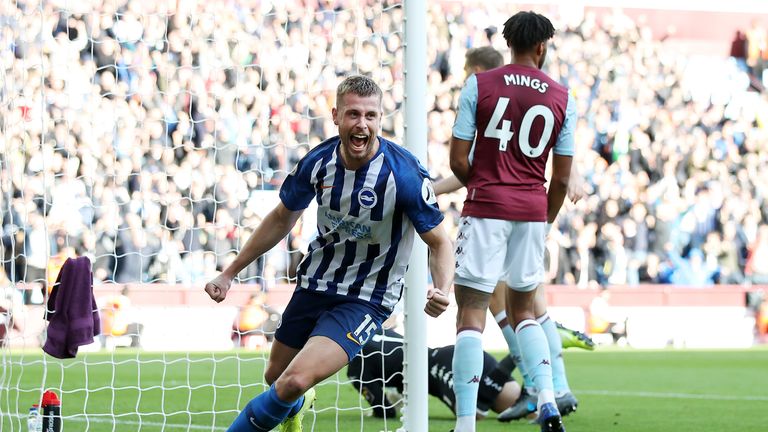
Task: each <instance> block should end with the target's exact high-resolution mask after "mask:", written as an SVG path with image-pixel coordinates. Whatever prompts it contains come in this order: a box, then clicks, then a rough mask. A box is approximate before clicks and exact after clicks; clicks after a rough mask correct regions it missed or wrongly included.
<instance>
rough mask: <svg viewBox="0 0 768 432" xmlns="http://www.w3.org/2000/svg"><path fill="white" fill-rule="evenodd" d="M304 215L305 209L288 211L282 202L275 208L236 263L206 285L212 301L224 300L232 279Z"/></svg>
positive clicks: (275, 242) (283, 235) (239, 254)
mask: <svg viewBox="0 0 768 432" xmlns="http://www.w3.org/2000/svg"><path fill="white" fill-rule="evenodd" d="M302 213H304V210H303V209H302V210H295V211H292V210H288V208H287V207H286V206H285V205H284V204H283V203H282V202H281V203H279V204H278V205H277V206H275V208H274V209H273V210H272V211H271V212H269V214H268V215H267V217H265V218H264V220H263V221H262V222H261V223H260V224H259V226H258V227H257V228H256V230H254V231H253V233H252V234H251V237H249V238H248V241H247V242H246V243H245V246H243V248H242V249H241V250H240V252H239V253H238V254H237V256H236V257H235V259H234V261H232V264H230V265H229V266H228V267H227V268H226V269H224V271H222V272H221V274H219V275H218V276H217V277H216V278H214V279H213V280H212V281H210V282H208V284H206V285H205V292H206V293H208V295H209V296H210V297H211V299H213V300H215V301H216V303H220V302H221V301H222V300H224V298H226V297H227V292H228V291H229V287H230V285H231V284H232V279H234V278H235V276H236V275H237V274H238V273H240V271H241V270H243V269H244V268H246V267H247V266H248V265H249V264H250V263H252V262H253V261H254V260H255V259H256V258H258V257H260V256H261V255H263V254H265V253H267V252H268V251H269V250H270V249H272V248H273V247H275V245H276V244H277V243H278V242H279V241H280V240H282V239H283V238H285V236H287V235H288V233H289V232H290V231H291V228H293V226H294V225H295V224H296V221H297V220H299V217H301V214H302Z"/></svg>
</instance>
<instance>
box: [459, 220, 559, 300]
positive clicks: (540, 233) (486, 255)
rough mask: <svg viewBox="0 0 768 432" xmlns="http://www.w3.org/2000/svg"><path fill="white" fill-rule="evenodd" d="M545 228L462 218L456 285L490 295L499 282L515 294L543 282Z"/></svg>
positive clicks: (460, 222) (530, 224)
mask: <svg viewBox="0 0 768 432" xmlns="http://www.w3.org/2000/svg"><path fill="white" fill-rule="evenodd" d="M546 229H547V223H546V222H518V221H508V220H501V219H485V218H476V217H471V216H468V217H462V218H461V219H460V221H459V234H458V237H457V239H456V252H455V256H456V276H455V279H454V281H455V283H456V284H457V285H463V286H467V287H470V288H474V289H476V290H479V291H483V292H486V293H492V292H493V289H494V287H495V286H496V283H497V282H499V281H502V282H506V284H507V285H508V286H509V287H510V288H512V289H514V290H515V291H532V290H533V289H535V288H536V287H537V286H538V284H540V283H541V282H542V280H543V279H544V240H545V238H546Z"/></svg>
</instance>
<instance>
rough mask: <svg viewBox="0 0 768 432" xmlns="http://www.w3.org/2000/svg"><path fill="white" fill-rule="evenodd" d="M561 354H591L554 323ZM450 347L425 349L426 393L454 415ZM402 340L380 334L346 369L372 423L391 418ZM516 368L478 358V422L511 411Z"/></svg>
mask: <svg viewBox="0 0 768 432" xmlns="http://www.w3.org/2000/svg"><path fill="white" fill-rule="evenodd" d="M557 328H558V332H559V333H560V337H561V339H562V343H563V348H569V347H578V348H582V349H585V350H590V351H591V350H593V349H594V342H592V340H591V339H590V338H589V337H588V336H586V335H584V334H583V333H581V332H578V331H576V330H571V329H569V328H566V327H563V326H562V325H560V324H559V323H557ZM453 348H454V346H453V345H448V346H444V347H441V348H429V356H428V360H427V361H428V364H427V365H428V370H429V378H428V387H429V389H428V391H429V394H430V395H432V396H434V397H436V398H438V399H440V400H441V401H442V402H443V403H444V404H446V405H447V406H448V408H450V409H451V411H454V412H455V408H456V396H455V395H454V393H453V366H452V359H453ZM403 355H404V354H403V336H402V335H400V334H399V333H397V332H396V331H394V330H390V329H380V330H378V331H377V332H376V333H375V334H374V335H373V336H372V337H371V339H370V340H369V341H368V343H366V344H365V345H363V350H362V351H361V352H360V354H358V355H357V356H355V358H353V359H352V362H350V363H349V366H348V367H347V377H349V379H350V380H352V382H351V384H352V386H354V387H355V389H357V390H358V391H359V392H360V394H361V396H363V397H364V398H365V400H367V401H368V403H369V404H370V405H371V407H372V408H373V415H374V416H375V417H392V418H394V417H395V416H396V414H397V413H396V410H397V409H399V408H400V406H401V404H399V403H398V402H399V401H400V399H401V398H402V394H403V378H404V376H403ZM514 370H515V362H514V360H513V359H512V357H511V356H509V355H507V356H506V357H504V358H503V359H501V361H497V360H496V359H495V358H494V357H493V356H492V355H490V354H488V353H487V352H484V353H483V373H482V376H481V377H480V389H479V391H478V395H477V419H478V420H482V419H483V418H485V416H486V415H488V411H489V410H493V411H494V412H496V413H500V412H502V411H504V410H505V409H507V408H509V407H511V406H513V405H514V404H515V402H517V400H518V399H519V397H520V391H521V390H520V385H519V384H518V383H517V382H516V381H515V380H514V379H513V378H512V371H514Z"/></svg>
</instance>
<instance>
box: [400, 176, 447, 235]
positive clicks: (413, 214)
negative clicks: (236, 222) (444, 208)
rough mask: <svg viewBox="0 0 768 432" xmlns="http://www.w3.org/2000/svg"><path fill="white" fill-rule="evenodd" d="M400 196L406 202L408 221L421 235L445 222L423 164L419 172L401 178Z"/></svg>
mask: <svg viewBox="0 0 768 432" xmlns="http://www.w3.org/2000/svg"><path fill="white" fill-rule="evenodd" d="M398 194H400V196H401V199H402V200H403V201H404V208H405V212H406V214H407V215H408V219H410V220H411V222H412V223H413V226H414V228H416V232H418V233H419V234H422V233H425V232H427V231H429V230H431V229H432V228H434V227H436V226H438V225H440V222H442V221H443V213H442V212H441V211H440V208H438V206H437V195H435V189H434V187H433V186H432V180H431V179H430V176H429V173H428V172H427V170H426V169H424V167H422V166H421V164H419V170H418V171H417V172H414V173H413V174H411V175H407V174H406V175H403V176H402V177H401V178H400V182H399V183H398Z"/></svg>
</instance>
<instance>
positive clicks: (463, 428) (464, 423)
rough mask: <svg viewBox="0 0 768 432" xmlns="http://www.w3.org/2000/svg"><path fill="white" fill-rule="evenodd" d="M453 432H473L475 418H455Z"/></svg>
mask: <svg viewBox="0 0 768 432" xmlns="http://www.w3.org/2000/svg"><path fill="white" fill-rule="evenodd" d="M453 432H475V416H474V415H471V416H462V417H456V427H455V428H453Z"/></svg>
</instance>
